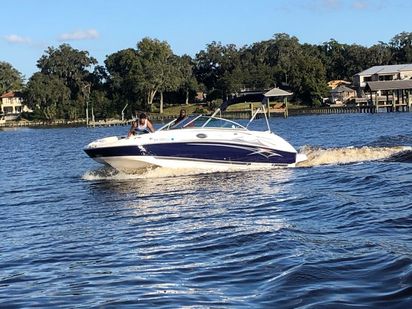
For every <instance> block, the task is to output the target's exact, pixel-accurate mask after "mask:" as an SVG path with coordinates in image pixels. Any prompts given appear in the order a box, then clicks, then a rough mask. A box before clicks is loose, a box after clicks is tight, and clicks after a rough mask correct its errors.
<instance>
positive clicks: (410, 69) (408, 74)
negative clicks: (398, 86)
mask: <svg viewBox="0 0 412 309" xmlns="http://www.w3.org/2000/svg"><path fill="white" fill-rule="evenodd" d="M411 78H412V63H409V64H394V65H377V66H373V67H371V68H369V69H367V70H364V71H362V72H359V73H357V74H355V75H354V76H353V85H354V86H355V87H356V89H357V90H358V93H359V91H360V90H361V89H363V88H365V87H366V83H367V82H374V81H390V80H408V79H411Z"/></svg>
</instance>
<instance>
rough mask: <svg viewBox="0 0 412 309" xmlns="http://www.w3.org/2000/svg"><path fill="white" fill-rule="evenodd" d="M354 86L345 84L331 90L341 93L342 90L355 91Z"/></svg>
mask: <svg viewBox="0 0 412 309" xmlns="http://www.w3.org/2000/svg"><path fill="white" fill-rule="evenodd" d="M354 91H355V90H353V89H352V88H349V87H346V86H345V85H340V86H338V87H336V88H335V89H332V90H331V91H330V92H331V93H341V92H354Z"/></svg>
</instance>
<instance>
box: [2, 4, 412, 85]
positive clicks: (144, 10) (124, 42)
mask: <svg viewBox="0 0 412 309" xmlns="http://www.w3.org/2000/svg"><path fill="white" fill-rule="evenodd" d="M0 7H1V11H2V13H3V14H2V21H1V24H0V25H1V26H0V61H6V62H9V63H10V64H11V65H12V66H13V67H15V68H16V69H17V70H18V71H19V72H21V73H22V74H23V75H24V76H25V78H26V79H28V78H29V77H30V76H31V75H32V74H33V73H34V72H36V71H37V70H38V69H37V67H36V63H37V60H38V59H39V58H40V57H41V56H42V55H43V54H44V53H45V50H46V49H47V47H50V46H53V47H58V46H59V45H61V44H63V43H68V44H70V45H71V46H72V47H73V48H76V49H80V50H87V51H88V52H89V53H90V55H91V56H93V57H95V58H96V59H97V60H98V62H99V64H102V65H103V64H104V60H105V59H106V56H107V55H110V54H111V53H114V52H116V51H119V50H122V49H125V48H135V47H136V44H137V42H139V41H140V40H141V39H142V38H144V37H151V38H156V39H159V40H161V41H167V42H168V43H169V44H170V46H171V47H172V50H173V51H174V53H175V54H178V55H183V54H188V55H191V56H195V55H196V53H198V52H199V51H200V50H202V49H205V48H206V45H207V44H208V43H211V42H212V41H217V42H221V43H222V44H236V45H237V46H239V47H241V46H244V45H250V44H253V43H255V42H259V41H262V40H268V39H270V38H272V37H273V35H274V34H275V33H288V34H289V35H293V36H296V37H297V38H298V39H299V41H300V42H301V43H311V44H321V43H323V42H326V41H328V40H330V39H332V38H333V39H335V40H337V41H338V42H340V43H347V44H352V43H355V44H360V45H364V46H371V45H373V44H376V43H378V42H379V41H383V42H389V41H390V39H391V38H392V37H393V36H395V35H396V34H398V33H401V32H404V31H406V32H412V19H411V17H410V12H411V9H412V2H410V1H407V0H386V1H384V0H271V1H270V0H207V1H201V0H198V1H196V0H169V1H167V0H151V1H147V0H146V1H144V0H141V1H139V0H81V1H80V0H70V1H68V0H0Z"/></svg>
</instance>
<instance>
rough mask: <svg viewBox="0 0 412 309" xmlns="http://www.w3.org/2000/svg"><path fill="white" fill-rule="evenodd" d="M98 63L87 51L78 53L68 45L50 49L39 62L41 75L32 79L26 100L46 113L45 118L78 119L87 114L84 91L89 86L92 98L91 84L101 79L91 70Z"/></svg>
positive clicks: (27, 89) (26, 92)
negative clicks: (96, 79) (85, 111)
mask: <svg viewBox="0 0 412 309" xmlns="http://www.w3.org/2000/svg"><path fill="white" fill-rule="evenodd" d="M95 64H97V61H96V59H94V58H93V57H90V56H89V53H88V52H87V51H79V50H77V49H74V48H72V47H71V46H70V45H68V44H63V45H60V46H59V47H58V48H54V47H49V48H48V49H47V50H46V52H45V54H44V55H43V56H42V57H41V58H40V59H39V60H38V61H37V66H38V68H39V69H40V72H37V73H35V74H34V75H33V76H32V77H31V78H30V80H29V84H28V86H27V88H26V90H25V94H26V97H27V99H28V100H29V101H30V102H31V104H32V105H33V106H34V107H35V106H38V107H39V108H41V109H42V110H44V112H43V114H44V117H45V118H46V119H53V118H55V117H61V118H66V119H67V118H68V119H76V118H78V117H79V116H80V115H84V112H83V111H84V109H85V105H86V95H85V91H84V88H85V87H86V86H87V87H89V93H88V95H89V94H90V91H91V89H92V88H93V84H92V82H93V81H94V80H95V78H96V76H98V75H95V76H93V73H91V72H90V71H89V69H90V68H91V67H92V66H93V65H95ZM56 109H57V110H56Z"/></svg>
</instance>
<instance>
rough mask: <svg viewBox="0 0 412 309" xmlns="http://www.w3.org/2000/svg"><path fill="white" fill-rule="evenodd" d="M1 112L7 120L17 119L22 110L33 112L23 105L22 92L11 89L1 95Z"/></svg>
mask: <svg viewBox="0 0 412 309" xmlns="http://www.w3.org/2000/svg"><path fill="white" fill-rule="evenodd" d="M0 99H1V101H0V107H1V113H2V114H3V115H4V117H5V119H6V120H12V119H16V118H17V117H18V116H19V115H20V114H21V113H22V112H32V110H31V109H29V108H28V107H27V106H26V105H23V96H22V94H21V93H20V92H13V91H9V92H6V93H4V94H3V95H2V96H0Z"/></svg>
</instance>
